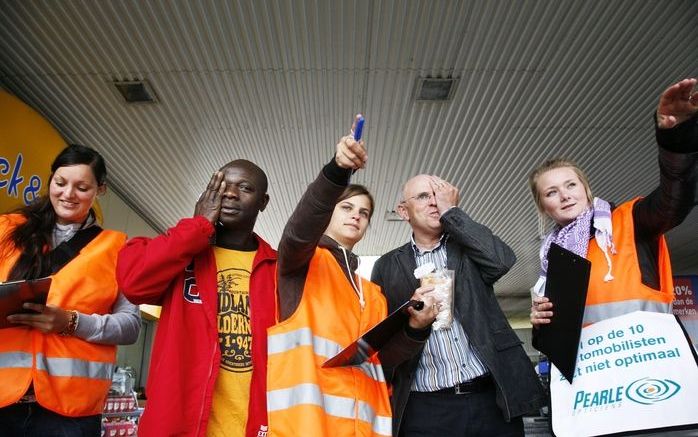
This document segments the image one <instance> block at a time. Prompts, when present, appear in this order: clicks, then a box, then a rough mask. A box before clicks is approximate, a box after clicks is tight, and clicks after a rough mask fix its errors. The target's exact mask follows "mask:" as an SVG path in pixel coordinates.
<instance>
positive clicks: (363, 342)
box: [322, 300, 424, 367]
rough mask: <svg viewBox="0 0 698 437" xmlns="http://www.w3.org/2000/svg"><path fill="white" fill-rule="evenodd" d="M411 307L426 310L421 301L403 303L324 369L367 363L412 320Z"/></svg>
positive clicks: (326, 362)
mask: <svg viewBox="0 0 698 437" xmlns="http://www.w3.org/2000/svg"><path fill="white" fill-rule="evenodd" d="M410 307H413V308H414V309H416V310H417V311H419V310H421V309H422V308H424V302H422V301H419V300H408V301H407V302H405V303H403V304H402V305H400V307H399V308H398V309H396V310H395V311H393V312H392V313H391V314H390V315H389V316H388V317H386V318H385V319H383V321H381V322H380V323H378V324H377V325H376V326H374V327H373V328H371V329H369V330H368V331H367V332H366V333H365V334H364V335H362V336H361V337H359V339H357V340H356V341H355V342H353V343H352V344H350V345H349V346H347V347H345V348H344V349H342V350H341V351H340V352H339V353H338V354H337V355H335V356H334V357H332V358H330V359H329V360H327V361H325V363H324V364H323V365H322V367H342V366H358V365H360V364H361V363H363V362H364V361H366V360H367V359H368V358H370V357H371V356H373V354H375V353H376V352H378V351H379V350H381V348H382V347H383V346H385V344H386V343H387V342H388V340H390V339H391V338H392V337H393V335H395V334H396V333H397V332H398V331H399V330H401V329H402V328H403V327H404V326H405V324H406V323H407V321H408V319H409V318H410V313H409V312H407V308H410Z"/></svg>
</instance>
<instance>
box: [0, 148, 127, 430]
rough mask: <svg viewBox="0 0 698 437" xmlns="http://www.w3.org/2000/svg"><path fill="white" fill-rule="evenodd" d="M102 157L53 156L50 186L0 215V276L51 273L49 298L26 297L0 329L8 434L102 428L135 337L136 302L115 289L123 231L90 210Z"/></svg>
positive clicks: (98, 189) (102, 187)
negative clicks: (116, 374)
mask: <svg viewBox="0 0 698 437" xmlns="http://www.w3.org/2000/svg"><path fill="white" fill-rule="evenodd" d="M106 177H107V171H106V165H105V163H104V159H103V158H102V156H101V155H100V154H99V153H98V152H97V151H95V150H94V149H91V148H89V147H85V146H79V145H71V146H68V147H67V148H65V149H64V150H63V151H62V152H61V153H60V154H59V155H58V156H57V157H56V159H55V160H54V162H53V164H52V165H51V175H50V177H49V187H48V193H47V195H45V196H41V197H39V198H38V199H37V200H36V201H35V202H34V203H32V204H30V205H28V206H26V207H24V208H21V209H19V210H17V211H16V212H15V213H12V214H5V215H2V216H0V281H3V282H4V281H16V280H31V279H39V278H43V277H46V276H51V279H52V282H51V287H50V289H49V292H48V297H47V301H46V304H39V303H30V302H25V303H24V305H23V307H24V310H25V311H26V312H25V313H21V314H13V315H10V316H9V317H8V318H7V319H8V321H9V322H10V323H11V324H13V325H14V326H13V327H9V328H5V329H0V381H3V383H2V384H0V429H2V430H3V432H7V433H8V434H9V435H57V434H56V433H58V435H67V436H82V435H95V436H98V435H99V434H100V427H101V412H102V409H103V406H104V401H105V398H106V395H107V392H108V390H109V387H110V385H111V376H112V373H113V369H114V365H115V360H116V346H115V345H117V344H130V343H133V342H135V341H136V340H137V339H138V333H139V331H140V315H139V312H138V308H137V307H136V306H135V305H133V304H131V303H130V302H128V301H127V300H126V299H125V298H124V297H123V295H121V293H120V292H119V290H118V288H117V285H116V279H115V267H116V255H117V253H118V251H119V249H120V248H121V247H122V246H123V244H124V243H125V241H126V235H125V234H123V233H121V232H116V231H110V230H102V229H101V228H99V226H98V225H97V223H96V219H95V213H94V210H93V209H92V206H93V204H94V201H95V199H96V198H97V196H98V195H101V194H103V193H104V192H105V191H106Z"/></svg>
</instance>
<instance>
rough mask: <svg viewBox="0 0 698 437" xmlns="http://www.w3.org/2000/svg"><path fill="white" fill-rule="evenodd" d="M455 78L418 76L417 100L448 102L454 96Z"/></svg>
mask: <svg viewBox="0 0 698 437" xmlns="http://www.w3.org/2000/svg"><path fill="white" fill-rule="evenodd" d="M455 88H456V79H455V78H437V77H418V78H417V87H416V92H415V100H417V101H418V102H447V101H449V100H451V97H453V90H454V89H455Z"/></svg>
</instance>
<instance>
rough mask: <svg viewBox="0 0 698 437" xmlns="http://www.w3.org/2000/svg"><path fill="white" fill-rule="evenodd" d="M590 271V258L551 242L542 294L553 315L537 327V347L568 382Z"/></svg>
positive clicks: (580, 331)
mask: <svg viewBox="0 0 698 437" xmlns="http://www.w3.org/2000/svg"><path fill="white" fill-rule="evenodd" d="M590 274H591V261H589V260H588V259H586V258H583V257H581V256H579V255H577V254H575V253H573V252H570V251H569V250H567V249H564V248H563V247H561V246H559V245H557V244H555V243H552V244H551V245H550V249H549V250H548V272H547V278H546V282H545V297H547V298H548V299H550V302H552V303H553V317H552V318H551V319H550V323H549V324H547V325H540V327H539V328H538V330H537V331H538V332H537V335H536V349H538V350H539V351H541V352H543V353H544V354H545V355H547V356H548V358H549V359H550V362H552V363H553V364H555V367H557V368H558V370H560V373H562V375H563V376H564V377H565V378H566V379H567V380H568V381H569V382H570V384H571V383H572V379H573V378H574V373H575V370H576V366H577V348H578V347H579V337H580V336H581V334H582V322H583V320H584V307H585V304H586V299H587V288H588V287H589V275H590Z"/></svg>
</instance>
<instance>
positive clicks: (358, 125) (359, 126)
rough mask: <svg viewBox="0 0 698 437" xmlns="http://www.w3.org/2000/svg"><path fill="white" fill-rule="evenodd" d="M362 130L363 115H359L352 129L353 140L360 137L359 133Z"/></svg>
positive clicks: (357, 139)
mask: <svg viewBox="0 0 698 437" xmlns="http://www.w3.org/2000/svg"><path fill="white" fill-rule="evenodd" d="M363 130H364V116H363V115H359V119H358V120H356V129H355V130H354V140H356V141H359V140H360V139H361V134H362V133H363Z"/></svg>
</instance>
